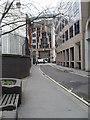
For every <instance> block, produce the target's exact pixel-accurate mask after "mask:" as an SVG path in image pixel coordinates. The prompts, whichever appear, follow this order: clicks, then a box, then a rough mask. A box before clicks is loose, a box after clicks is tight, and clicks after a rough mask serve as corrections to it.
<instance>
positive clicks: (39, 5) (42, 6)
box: [20, 0, 60, 14]
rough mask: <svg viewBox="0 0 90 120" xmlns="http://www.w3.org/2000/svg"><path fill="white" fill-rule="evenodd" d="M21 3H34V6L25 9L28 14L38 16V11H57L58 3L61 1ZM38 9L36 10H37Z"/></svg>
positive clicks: (42, 0)
mask: <svg viewBox="0 0 90 120" xmlns="http://www.w3.org/2000/svg"><path fill="white" fill-rule="evenodd" d="M20 1H21V3H25V4H26V3H32V5H31V6H30V7H29V9H28V8H25V9H24V10H26V11H27V12H29V11H30V10H31V11H30V12H31V14H37V13H38V11H39V12H41V11H43V10H45V9H47V8H52V9H50V11H51V10H53V11H54V10H55V8H56V6H57V4H58V2H59V1H60V0H20ZM35 7H36V8H35Z"/></svg>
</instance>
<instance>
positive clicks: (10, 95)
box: [7, 94, 13, 104]
mask: <svg viewBox="0 0 90 120" xmlns="http://www.w3.org/2000/svg"><path fill="white" fill-rule="evenodd" d="M12 97H13V95H12V94H9V98H8V101H7V104H10V103H11V100H12Z"/></svg>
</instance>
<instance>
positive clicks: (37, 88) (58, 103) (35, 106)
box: [18, 66, 88, 118]
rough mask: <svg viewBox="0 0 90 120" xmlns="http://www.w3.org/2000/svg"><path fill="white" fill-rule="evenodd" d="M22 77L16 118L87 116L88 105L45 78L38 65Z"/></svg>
mask: <svg viewBox="0 0 90 120" xmlns="http://www.w3.org/2000/svg"><path fill="white" fill-rule="evenodd" d="M31 69H32V70H31V73H30V76H29V77H27V78H25V79H23V80H22V81H23V82H22V83H23V93H22V104H21V106H20V107H19V108H18V118H87V117H88V107H87V106H86V105H85V104H84V103H82V102H81V101H79V100H78V99H76V98H75V97H74V96H73V95H71V94H70V93H68V92H67V91H65V90H64V89H62V88H61V87H60V86H58V85H57V84H55V83H54V82H52V81H51V80H49V79H48V78H46V77H45V76H44V75H43V74H42V73H41V71H40V70H39V67H38V66H32V68H31Z"/></svg>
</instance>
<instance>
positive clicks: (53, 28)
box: [51, 21, 56, 62]
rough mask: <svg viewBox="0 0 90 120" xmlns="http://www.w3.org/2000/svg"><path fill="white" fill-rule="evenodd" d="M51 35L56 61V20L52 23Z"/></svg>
mask: <svg viewBox="0 0 90 120" xmlns="http://www.w3.org/2000/svg"><path fill="white" fill-rule="evenodd" d="M51 36H52V53H53V54H52V55H53V56H52V57H53V62H54V61H56V54H55V25H54V21H53V23H52V30H51Z"/></svg>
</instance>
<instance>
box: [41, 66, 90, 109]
mask: <svg viewBox="0 0 90 120" xmlns="http://www.w3.org/2000/svg"><path fill="white" fill-rule="evenodd" d="M39 70H40V71H41V73H42V74H43V75H44V76H45V77H47V78H48V79H50V80H51V81H53V82H54V83H55V84H57V85H58V86H60V87H61V88H63V89H64V90H65V91H67V92H69V93H70V94H72V95H73V96H75V97H76V98H77V99H79V100H80V101H82V102H83V103H84V104H86V105H88V106H89V107H90V103H88V102H87V101H86V100H84V99H83V98H81V97H79V96H78V95H76V94H75V93H73V92H72V91H71V90H68V89H67V88H66V87H64V86H63V85H61V84H60V83H58V82H56V81H55V80H54V79H53V78H51V77H49V76H48V75H47V74H45V73H44V72H43V71H42V70H41V69H40V66H39Z"/></svg>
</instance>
